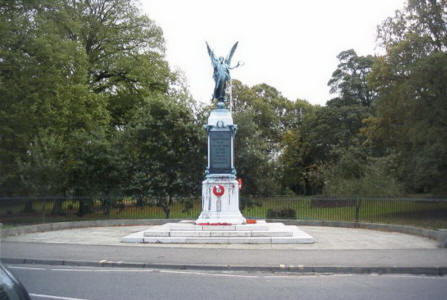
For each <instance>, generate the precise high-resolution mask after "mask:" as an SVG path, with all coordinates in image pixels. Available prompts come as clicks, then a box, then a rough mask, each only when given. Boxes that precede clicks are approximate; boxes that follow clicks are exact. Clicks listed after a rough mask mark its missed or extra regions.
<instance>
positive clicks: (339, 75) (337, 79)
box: [328, 49, 374, 106]
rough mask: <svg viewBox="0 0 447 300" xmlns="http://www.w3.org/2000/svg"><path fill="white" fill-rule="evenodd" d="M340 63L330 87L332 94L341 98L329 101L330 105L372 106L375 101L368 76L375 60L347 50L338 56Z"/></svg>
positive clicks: (329, 83)
mask: <svg viewBox="0 0 447 300" xmlns="http://www.w3.org/2000/svg"><path fill="white" fill-rule="evenodd" d="M337 58H338V60H339V61H340V63H339V64H338V66H337V69H336V70H335V71H334V72H333V73H332V78H331V79H330V80H329V82H328V85H329V86H330V87H331V89H330V92H331V93H332V94H335V93H337V94H338V95H339V96H338V97H337V98H334V99H332V100H330V101H328V105H331V104H332V105H334V104H336V105H351V104H362V105H365V106H370V105H371V103H372V101H373V100H374V93H373V90H372V89H371V88H370V87H369V86H368V82H367V76H368V74H369V73H370V72H371V68H372V65H373V62H374V58H373V57H372V56H371V55H368V56H358V55H357V53H356V52H355V51H354V50H353V49H350V50H345V51H342V52H340V54H338V56H337Z"/></svg>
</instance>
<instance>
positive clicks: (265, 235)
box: [121, 222, 314, 244]
mask: <svg viewBox="0 0 447 300" xmlns="http://www.w3.org/2000/svg"><path fill="white" fill-rule="evenodd" d="M121 241H122V242H124V243H167V244H309V243H314V240H313V238H312V237H311V236H310V235H308V234H307V233H305V232H304V231H302V230H300V229H299V228H298V227H296V226H291V225H284V224H283V223H265V222H259V224H244V225H228V226H227V225H217V226H214V225H195V224H192V223H187V222H180V223H168V224H164V225H160V226H154V227H151V228H149V229H148V230H144V231H140V232H136V233H133V234H130V235H128V236H125V237H124V238H122V240H121Z"/></svg>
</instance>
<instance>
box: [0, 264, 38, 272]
mask: <svg viewBox="0 0 447 300" xmlns="http://www.w3.org/2000/svg"><path fill="white" fill-rule="evenodd" d="M8 269H17V270H36V271H45V270H47V269H46V268H37V267H17V266H11V265H8Z"/></svg>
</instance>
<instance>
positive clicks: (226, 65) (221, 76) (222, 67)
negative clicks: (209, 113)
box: [206, 42, 240, 102]
mask: <svg viewBox="0 0 447 300" xmlns="http://www.w3.org/2000/svg"><path fill="white" fill-rule="evenodd" d="M238 43H239V42H236V43H235V44H234V45H233V47H232V48H231V51H230V54H228V56H227V58H225V59H224V58H223V57H222V56H221V57H219V58H216V55H215V54H214V52H213V50H211V48H210V46H209V45H208V43H206V48H207V49H208V54H209V56H210V58H211V63H212V64H213V68H214V73H213V79H214V82H215V86H214V93H213V99H217V100H218V101H219V102H225V101H226V97H225V88H226V86H227V81H228V80H230V79H231V77H230V70H232V69H235V68H237V67H239V65H240V63H237V65H236V66H234V67H231V58H232V57H233V54H234V51H236V48H237V44H238Z"/></svg>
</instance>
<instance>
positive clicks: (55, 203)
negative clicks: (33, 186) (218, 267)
mask: <svg viewBox="0 0 447 300" xmlns="http://www.w3.org/2000/svg"><path fill="white" fill-rule="evenodd" d="M200 206H201V200H200V197H199V196H197V197H178V198H173V199H171V201H170V204H169V205H167V201H166V199H163V198H142V199H135V198H131V197H57V196H52V197H2V198H0V223H4V224H6V225H18V224H38V223H48V222H60V221H74V220H92V219H148V218H153V219H162V218H167V217H168V218H175V219H179V218H184V219H195V218H197V217H198V216H199V214H200V212H201V207H200ZM240 208H241V212H242V214H243V215H244V216H245V217H246V218H254V219H275V218H280V219H287V218H289V219H300V220H322V221H348V222H368V223H391V224H402V225H415V226H421V227H426V228H447V199H445V198H442V199H441V198H362V197H339V198H327V197H321V196H318V197H316V196H313V197H308V196H291V197H288V196H272V197H246V196H243V195H242V196H241V197H240Z"/></svg>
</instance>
